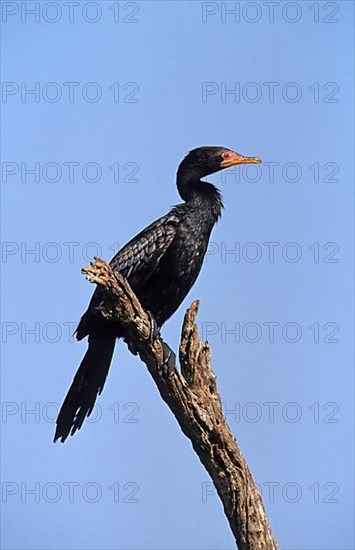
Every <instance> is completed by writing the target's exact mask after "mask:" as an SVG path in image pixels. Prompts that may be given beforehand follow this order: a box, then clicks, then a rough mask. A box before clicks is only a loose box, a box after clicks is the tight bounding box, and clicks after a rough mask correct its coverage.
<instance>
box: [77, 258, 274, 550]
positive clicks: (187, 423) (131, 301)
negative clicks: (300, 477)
mask: <svg viewBox="0 0 355 550" xmlns="http://www.w3.org/2000/svg"><path fill="white" fill-rule="evenodd" d="M82 272H83V273H84V274H85V276H86V278H87V279H88V280H89V281H90V282H92V283H95V284H97V285H100V287H101V288H102V289H103V290H104V292H105V303H104V307H103V308H102V315H103V316H104V317H106V318H107V319H110V320H115V319H116V320H117V319H119V321H120V326H121V327H123V331H124V337H125V341H126V342H127V344H128V347H129V349H130V350H131V351H132V353H134V354H139V356H140V358H141V359H142V361H143V362H144V363H145V364H146V366H147V368H148V371H149V373H150V374H151V376H152V377H153V379H154V381H155V383H156V385H157V387H158V390H159V392H160V395H161V397H162V398H163V399H164V401H165V402H166V403H167V405H168V406H169V408H170V409H171V411H172V412H173V414H174V416H175V417H176V419H177V421H178V423H179V425H180V427H181V429H182V431H183V432H184V434H185V435H186V436H187V437H188V438H189V439H190V441H191V443H192V446H193V448H194V450H195V452H196V453H197V455H198V457H199V459H200V461H201V462H202V464H203V465H204V467H205V468H206V470H207V472H208V473H209V475H210V477H211V479H212V481H213V483H214V485H215V487H216V489H217V492H218V494H219V496H220V499H221V501H222V503H223V507H224V511H225V515H226V516H227V518H228V521H229V525H230V527H231V530H232V532H233V534H234V536H235V540H236V543H237V546H238V548H239V550H276V549H277V548H278V546H277V543H276V540H275V539H274V537H273V534H272V532H271V529H270V526H269V524H268V520H267V516H266V512H265V508H264V505H263V502H262V498H261V495H260V493H259V491H258V489H257V487H256V485H255V482H254V480H253V477H252V475H251V473H250V470H249V468H248V465H247V463H246V461H245V459H244V457H243V455H242V453H241V451H240V450H239V448H238V445H237V443H236V440H235V437H234V436H233V434H232V432H231V430H230V428H229V426H228V423H227V420H226V418H225V416H224V414H223V410H222V403H221V398H220V395H219V393H218V389H217V384H216V377H215V375H214V372H213V370H212V367H211V353H210V347H209V344H208V343H207V342H206V343H202V342H201V340H200V339H199V335H198V330H197V326H196V323H195V319H196V315H197V312H198V307H199V302H198V301H196V302H194V303H193V304H192V305H191V306H190V308H189V309H188V310H187V312H186V315H185V319H184V323H183V327H182V333H181V343H180V353H179V357H180V366H181V372H179V371H178V370H177V369H175V370H174V371H173V373H172V374H170V375H169V373H168V368H167V366H166V365H164V363H163V350H162V345H161V342H160V341H159V340H155V341H154V342H153V343H151V342H150V339H149V334H150V319H149V316H148V315H147V313H146V312H145V311H144V310H143V308H142V306H141V305H140V303H139V301H138V299H137V297H136V296H135V295H134V293H133V291H132V289H131V288H130V286H129V284H128V282H127V281H126V279H125V278H124V277H123V276H122V275H121V274H119V273H117V272H116V273H114V272H113V271H112V269H111V268H110V266H109V265H108V264H106V263H105V262H104V261H103V260H101V259H99V258H95V262H94V263H92V264H91V266H89V267H86V268H84V269H83V270H82Z"/></svg>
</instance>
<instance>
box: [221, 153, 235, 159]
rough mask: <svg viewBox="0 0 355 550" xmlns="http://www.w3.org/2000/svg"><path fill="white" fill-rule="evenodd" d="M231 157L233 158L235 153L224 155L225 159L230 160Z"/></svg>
mask: <svg viewBox="0 0 355 550" xmlns="http://www.w3.org/2000/svg"><path fill="white" fill-rule="evenodd" d="M231 157H233V153H222V158H223V159H230V158H231Z"/></svg>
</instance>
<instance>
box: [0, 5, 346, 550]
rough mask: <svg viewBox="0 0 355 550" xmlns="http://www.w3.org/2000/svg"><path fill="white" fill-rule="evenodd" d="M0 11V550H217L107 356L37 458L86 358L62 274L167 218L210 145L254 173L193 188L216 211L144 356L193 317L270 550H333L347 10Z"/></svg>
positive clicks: (166, 422) (176, 449)
mask: <svg viewBox="0 0 355 550" xmlns="http://www.w3.org/2000/svg"><path fill="white" fill-rule="evenodd" d="M231 8H233V9H235V10H236V11H235V12H234V13H231V12H229V13H226V11H225V10H226V9H227V10H228V9H229V10H230V9H231ZM26 9H27V10H30V9H32V10H33V9H35V10H36V11H35V13H33V14H32V15H31V14H30V13H27V12H26ZM2 10H3V12H2V50H3V53H2V79H3V90H2V91H3V93H2V104H1V108H2V115H3V143H2V241H3V244H2V268H3V311H2V343H3V346H2V401H3V405H2V438H3V446H2V448H3V455H2V502H3V503H2V509H3V518H2V522H3V523H2V539H3V540H2V546H3V548H4V549H7V550H10V549H11V550H15V549H16V550H19V549H26V550H27V549H28V550H29V549H31V550H32V549H33V550H38V549H42V548H43V549H44V548H48V549H63V550H69V549H71V550H74V549H75V550H76V549H80V550H84V549H85V550H86V549H101V548H107V549H117V550H123V549H132V550H133V549H139V550H148V549H170V550H177V549H179V550H180V549H203V550H206V549H218V550H220V549H230V548H233V547H234V545H233V538H232V536H231V533H230V531H229V528H228V525H227V521H226V519H225V517H224V515H223V511H222V506H221V503H220V502H219V500H218V497H217V496H216V495H215V494H214V491H213V487H212V486H211V484H210V480H209V478H208V476H207V474H206V472H205V471H204V469H203V468H202V466H201V464H200V463H199V461H198V459H197V457H196V455H195V454H194V452H193V451H192V449H191V445H190V443H189V441H188V440H186V439H185V437H184V436H183V434H182V433H181V432H180V429H179V427H178V425H177V423H176V421H175V419H174V418H173V416H172V414H171V413H170V411H169V410H168V409H167V407H166V406H165V404H164V403H163V402H162V401H161V399H160V397H159V395H158V394H157V391H156V388H155V386H154V384H153V383H152V380H151V379H150V377H149V375H148V373H147V372H146V369H145V367H144V365H142V364H140V362H139V360H138V359H137V358H135V357H133V356H131V355H130V354H129V352H128V351H127V349H126V348H125V346H124V344H122V342H121V343H120V344H119V345H118V346H117V348H116V353H115V358H114V361H113V364H112V368H111V371H110V375H109V378H108V381H107V384H106V387H105V390H104V392H103V394H102V395H101V397H100V399H99V400H98V403H97V405H98V406H97V408H96V410H95V416H93V418H92V421H90V422H86V423H85V425H84V427H83V429H82V430H81V431H80V432H79V433H78V434H76V435H75V437H73V438H71V439H70V440H68V441H67V442H66V443H65V445H53V444H52V437H53V432H54V417H55V411H56V409H57V407H58V405H59V404H60V403H61V401H62V399H63V397H64V395H65V393H66V391H67V388H68V386H69V384H70V382H71V379H72V376H73V375H74V373H75V371H76V368H77V366H78V364H79V362H80V359H81V357H82V355H83V353H84V351H85V347H86V344H85V343H83V342H81V343H76V342H73V341H72V338H71V333H72V331H73V327H74V326H75V323H76V322H77V321H78V319H79V317H80V315H81V313H82V312H83V311H84V310H85V308H86V305H87V303H88V300H89V298H90V295H91V292H92V290H93V288H92V287H91V286H90V285H89V283H87V282H86V281H85V279H84V278H83V276H82V275H81V274H80V269H81V267H83V266H84V265H87V264H88V263H89V261H90V259H91V258H92V256H94V255H100V256H102V257H103V258H105V259H106V260H109V259H110V258H111V257H112V255H113V253H114V252H115V251H116V249H117V247H118V245H122V244H124V243H125V242H126V241H127V240H128V239H129V238H131V237H132V236H133V235H134V234H135V233H137V232H138V231H139V230H140V229H142V228H143V227H144V226H145V225H147V224H148V223H150V222H151V221H152V220H154V219H155V218H156V217H158V216H160V215H162V214H164V213H165V212H166V211H167V210H168V209H169V208H170V206H171V205H173V204H175V203H177V202H179V197H178V194H177V191H176V189H175V173H176V168H177V166H178V163H179V162H180V160H181V159H182V157H183V156H184V155H185V154H186V152H187V151H188V150H189V149H191V148H193V147H197V146H199V145H224V146H227V147H230V148H232V149H236V150H237V151H239V152H240V153H242V154H246V155H256V156H259V157H261V158H262V159H263V161H264V164H263V165H260V166H258V167H256V166H251V167H249V168H248V169H245V168H244V169H238V170H232V169H231V170H229V171H228V172H223V173H219V174H215V175H213V176H211V177H210V178H209V180H210V181H212V182H213V183H215V184H216V185H217V186H218V187H219V188H220V189H221V190H222V193H223V196H224V201H225V205H226V209H225V211H224V213H223V217H222V220H221V222H220V223H219V224H218V226H217V227H216V228H215V230H214V232H213V235H212V238H211V245H210V248H209V251H208V255H207V258H206V261H205V265H204V267H203V270H202V273H201V275H200V277H199V279H198V281H197V283H196V285H195V287H194V288H193V290H192V291H191V293H190V294H189V296H188V298H187V299H186V301H185V302H184V304H183V305H182V306H181V308H180V309H179V310H178V312H177V313H176V314H175V315H174V317H173V318H172V319H171V320H170V321H169V322H168V323H167V324H166V326H165V327H164V329H163V333H164V337H165V339H166V340H167V341H168V342H169V343H170V345H172V346H174V347H175V348H176V347H177V344H178V340H179V334H180V328H181V323H182V318H183V313H184V310H185V309H186V307H187V306H188V305H189V304H190V303H191V301H192V300H193V299H195V298H199V299H200V300H201V308H200V313H199V317H198V323H199V327H200V332H201V334H202V336H203V337H204V338H205V339H208V340H209V342H210V344H211V347H212V354H213V366H214V369H215V372H216V375H217V378H218V385H219V389H220V392H221V396H222V400H223V402H224V404H225V408H226V413H227V418H228V420H229V422H230V425H231V428H232V430H233V432H234V433H235V435H236V437H237V440H238V443H239V445H240V447H241V449H242V451H243V453H244V455H245V457H246V459H247V461H248V463H249V465H250V468H251V470H252V472H253V474H254V476H255V479H256V481H257V483H258V485H259V487H260V489H261V490H262V494H263V497H264V502H265V506H266V508H267V511H268V515H269V518H270V522H271V525H272V528H273V530H274V533H275V535H276V537H277V539H278V541H279V544H280V547H281V548H282V549H283V550H296V549H297V550H311V549H312V550H313V549H321V550H328V549H337V550H339V549H343V550H345V549H346V550H348V549H352V548H353V547H354V541H353V530H352V523H353V522H352V518H353V509H352V506H353V498H352V492H353V491H352V489H353V478H352V462H353V426H352V419H353V310H352V303H353V290H352V289H353V263H352V261H353V260H352V257H353V256H352V232H351V228H352V219H353V218H352V216H353V176H354V174H353V165H352V160H351V159H352V157H353V150H354V142H353V93H354V92H353V87H352V79H353V72H352V71H353V69H352V67H353V59H352V56H353V53H352V52H353V47H352V32H353V3H352V2H342V1H341V2H294V3H285V2H284V3H280V5H278V4H277V5H276V4H275V7H274V12H273V13H271V11H270V10H271V8H270V7H268V5H266V3H262V2H260V3H255V2H243V3H241V2H240V3H239V2H227V3H223V2H222V3H220V2H204V3H203V2H198V1H192V2H170V1H169V2H151V1H146V2H138V3H136V2H119V3H117V2H98V3H88V2H81V3H80V6H79V7H78V6H73V5H71V7H69V6H68V5H66V3H60V2H54V3H49V4H48V3H42V2H38V3H37V7H36V5H35V3H34V2H25V3H16V2H3V3H2ZM238 12H239V13H238ZM30 90H34V93H32V94H31V93H29V92H30ZM31 170H32V172H31ZM31 251H32V252H31ZM30 411H32V413H31V412H30ZM31 491H32V493H31Z"/></svg>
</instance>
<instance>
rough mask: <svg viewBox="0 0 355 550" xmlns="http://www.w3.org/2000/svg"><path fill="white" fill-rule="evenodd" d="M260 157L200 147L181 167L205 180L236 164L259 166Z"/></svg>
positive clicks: (225, 149) (222, 148)
mask: <svg viewBox="0 0 355 550" xmlns="http://www.w3.org/2000/svg"><path fill="white" fill-rule="evenodd" d="M259 162H261V160H260V159H259V158H258V157H244V156H243V155H240V154H239V153H237V152H236V151H232V150H231V149H227V148H226V147H198V148H197V149H193V150H192V151H190V152H189V153H188V154H187V155H186V157H185V158H184V160H183V161H182V163H181V165H180V167H183V168H185V169H187V168H188V169H189V170H190V171H191V172H192V173H193V174H194V176H195V177H198V178H204V177H205V176H208V175H210V174H214V173H215V172H219V171H220V170H223V169H224V168H229V167H230V166H235V165H236V164H258V163H259Z"/></svg>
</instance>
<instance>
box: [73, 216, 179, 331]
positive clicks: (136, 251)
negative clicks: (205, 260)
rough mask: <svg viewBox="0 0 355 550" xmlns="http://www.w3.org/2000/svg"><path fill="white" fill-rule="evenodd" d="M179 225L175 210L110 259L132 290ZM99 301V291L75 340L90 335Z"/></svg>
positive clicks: (156, 261)
mask: <svg viewBox="0 0 355 550" xmlns="http://www.w3.org/2000/svg"><path fill="white" fill-rule="evenodd" d="M179 222H180V217H179V211H178V209H177V207H175V208H173V209H172V210H171V211H170V212H169V213H168V214H166V215H165V216H163V217H162V218H159V219H158V220H156V221H155V222H153V223H152V224H150V225H149V226H148V227H146V228H145V229H143V231H141V232H140V233H139V234H138V235H136V237H134V238H133V239H132V240H131V241H129V242H128V243H127V244H126V245H125V246H124V247H123V248H122V249H121V250H119V251H118V252H117V254H116V255H115V256H114V257H113V258H112V260H111V262H110V266H111V267H112V269H113V270H114V271H119V272H120V273H121V274H122V275H123V276H124V277H126V279H128V281H129V284H130V285H131V287H132V288H133V290H135V288H136V287H137V286H138V287H141V286H142V285H143V284H144V283H145V282H146V281H147V280H148V279H149V277H150V276H151V275H152V273H153V272H154V270H155V269H156V268H157V266H158V264H159V262H160V260H161V258H162V256H163V255H164V253H165V252H166V251H167V249H168V248H169V246H170V245H171V243H172V241H173V240H174V237H175V235H176V230H177V226H178V224H179ZM101 301H102V292H101V289H100V288H99V287H98V288H96V289H95V292H94V294H93V295H92V297H91V300H90V304H89V307H88V309H87V310H86V312H85V313H84V315H83V316H82V317H81V319H80V322H79V324H78V327H77V329H76V338H77V339H78V340H81V339H82V338H85V336H87V335H88V334H89V333H90V331H92V329H93V326H94V322H93V311H94V309H95V308H96V307H97V306H98V305H99V304H100V302H101Z"/></svg>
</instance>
